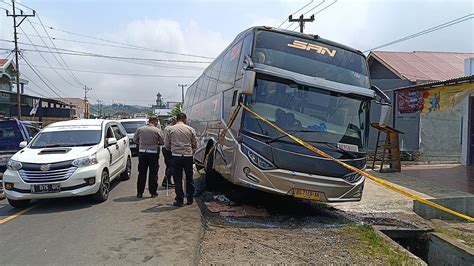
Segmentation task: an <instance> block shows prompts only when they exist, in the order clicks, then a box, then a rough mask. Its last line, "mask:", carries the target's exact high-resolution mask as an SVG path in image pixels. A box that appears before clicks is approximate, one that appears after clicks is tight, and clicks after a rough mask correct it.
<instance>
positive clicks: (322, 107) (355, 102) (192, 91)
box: [183, 27, 390, 202]
mask: <svg viewBox="0 0 474 266" xmlns="http://www.w3.org/2000/svg"><path fill="white" fill-rule="evenodd" d="M377 95H378V96H379V97H378V98H380V99H382V100H384V102H383V103H384V104H388V103H389V101H390V99H389V98H388V97H387V96H386V95H385V94H384V93H383V92H382V91H380V90H379V89H378V88H377V87H375V86H371V84H370V78H369V70H368V66H367V62H366V57H365V56H364V54H363V53H362V52H360V51H358V50H355V49H353V48H350V47H347V46H344V45H341V44H338V43H336V42H333V41H329V40H325V39H323V38H321V37H319V36H318V35H310V34H303V33H297V32H292V31H286V30H282V29H276V28H271V27H252V28H250V29H247V30H245V31H244V32H242V33H240V34H239V35H237V37H236V38H235V40H234V41H233V42H232V43H231V44H230V45H229V46H228V47H227V48H226V49H225V50H224V51H223V52H222V53H221V54H220V55H219V56H218V57H217V58H216V59H215V60H214V61H213V62H212V63H211V64H210V65H209V66H208V67H207V68H206V69H205V71H204V73H203V74H202V75H201V76H200V77H199V78H198V79H197V80H196V81H195V82H194V83H193V84H192V85H191V86H190V87H189V88H188V90H187V92H186V96H185V99H184V104H183V112H184V113H186V114H187V115H188V122H189V124H190V125H191V126H192V127H194V128H195V129H196V132H197V137H198V148H197V150H196V152H195V155H194V161H195V164H196V166H197V167H198V168H200V169H202V168H204V169H205V171H206V173H207V174H211V173H217V174H219V175H220V176H222V177H224V178H225V179H227V180H228V181H230V182H232V183H233V184H236V185H240V186H244V187H249V188H253V189H257V190H261V191H266V192H271V193H277V194H282V195H290V196H293V197H297V198H303V199H310V200H315V201H322V202H349V201H359V200H360V199H361V197H362V192H363V188H364V180H365V178H364V177H363V176H361V175H360V174H358V173H356V172H352V171H350V170H348V169H346V168H344V167H342V166H340V165H339V164H337V163H336V162H334V161H332V160H329V159H327V158H323V157H321V156H318V155H317V154H315V153H313V152H311V151H309V150H308V149H306V148H304V147H302V146H300V145H299V144H297V143H295V142H293V141H292V140H291V139H289V138H288V137H287V136H285V135H282V134H281V133H279V132H278V131H276V130H275V129H274V128H272V127H271V126H270V125H268V124H267V123H264V122H263V121H261V120H258V119H256V118H255V117H254V116H253V115H252V114H251V113H249V112H246V111H245V110H242V111H241V112H239V114H238V116H237V118H236V120H235V122H234V123H233V124H232V126H231V127H230V128H229V130H228V131H227V133H226V134H225V136H224V137H221V138H218V136H219V134H220V133H221V132H222V131H223V130H224V129H225V128H226V127H227V122H228V121H229V117H230V116H231V114H232V113H233V111H234V110H235V108H237V106H238V105H239V104H240V103H243V104H244V105H246V106H247V107H249V108H250V109H251V110H253V111H254V112H256V113H258V114H259V115H261V116H263V117H264V118H266V119H267V120H269V121H271V122H272V123H274V124H276V125H277V126H279V127H280V128H282V129H284V130H285V131H287V132H289V133H291V134H293V135H294V136H296V137H298V138H300V139H302V140H304V141H306V142H308V143H310V144H311V145H314V146H315V147H317V148H318V149H320V150H322V151H324V152H326V153H328V154H329V155H331V156H333V157H334V158H336V159H338V160H341V161H343V162H345V163H348V164H350V165H352V166H355V167H357V168H359V169H365V166H366V160H367V142H368V132H369V124H370V121H369V113H370V107H371V102H372V100H374V99H376V96H377ZM382 100H380V101H379V103H382ZM383 110H389V108H385V109H383ZM214 145H215V148H212V147H213V146H214Z"/></svg>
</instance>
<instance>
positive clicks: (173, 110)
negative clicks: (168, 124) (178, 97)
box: [168, 103, 181, 116]
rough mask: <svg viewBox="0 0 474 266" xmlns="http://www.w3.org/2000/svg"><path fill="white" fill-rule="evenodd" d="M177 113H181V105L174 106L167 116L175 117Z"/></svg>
mask: <svg viewBox="0 0 474 266" xmlns="http://www.w3.org/2000/svg"><path fill="white" fill-rule="evenodd" d="M179 113H181V103H178V104H176V105H175V106H174V107H173V109H171V111H170V112H169V113H168V114H169V115H170V116H177V115H178V114H179Z"/></svg>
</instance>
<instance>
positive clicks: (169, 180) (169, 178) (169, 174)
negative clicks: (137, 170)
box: [161, 117, 176, 188]
mask: <svg viewBox="0 0 474 266" xmlns="http://www.w3.org/2000/svg"><path fill="white" fill-rule="evenodd" d="M175 124H176V117H172V118H170V119H169V120H168V122H167V125H166V127H165V129H164V136H165V139H167V136H168V135H169V129H170V127H171V126H174V125H175ZM161 152H162V153H163V157H164V159H165V165H166V170H165V177H164V178H163V182H162V183H161V186H163V187H166V188H168V187H173V186H174V184H173V166H172V160H173V156H172V154H171V150H168V149H166V147H163V149H161Z"/></svg>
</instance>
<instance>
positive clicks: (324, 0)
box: [285, 0, 326, 31]
mask: <svg viewBox="0 0 474 266" xmlns="http://www.w3.org/2000/svg"><path fill="white" fill-rule="evenodd" d="M325 2H326V0H323V1H322V2H321V3H319V4H317V5H316V6H314V7H313V8H311V9H310V10H308V11H306V12H305V13H304V14H303V16H305V15H307V14H308V13H309V12H311V11H313V10H315V9H316V8H318V7H319V6H320V5H322V4H324V3H325ZM294 24H295V22H292V23H290V25H288V27H286V28H285V30H287V29H288V28H290V27H291V26H292V25H294ZM298 27H299V25H298ZM293 31H294V30H293Z"/></svg>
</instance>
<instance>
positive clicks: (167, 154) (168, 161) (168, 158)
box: [161, 148, 173, 183]
mask: <svg viewBox="0 0 474 266" xmlns="http://www.w3.org/2000/svg"><path fill="white" fill-rule="evenodd" d="M161 152H162V153H163V157H164V159H165V165H166V170H165V178H164V179H163V183H164V182H166V179H168V181H169V182H171V180H172V179H171V178H173V155H171V151H169V150H167V149H165V148H163V149H161Z"/></svg>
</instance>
